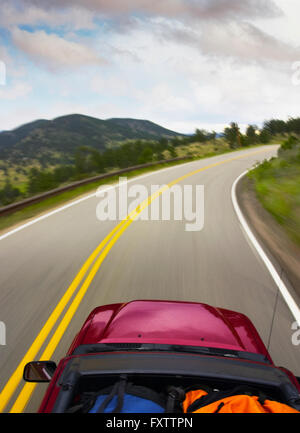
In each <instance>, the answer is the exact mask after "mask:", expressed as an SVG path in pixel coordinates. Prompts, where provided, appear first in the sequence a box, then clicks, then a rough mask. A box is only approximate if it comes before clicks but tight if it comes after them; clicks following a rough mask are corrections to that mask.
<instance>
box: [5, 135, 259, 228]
mask: <svg viewBox="0 0 300 433" xmlns="http://www.w3.org/2000/svg"><path fill="white" fill-rule="evenodd" d="M258 146H259V145H258ZM251 147H257V146H251ZM247 148H249V149H250V147H247ZM238 150H240V149H235V150H232V149H230V148H229V146H228V144H227V143H226V142H225V141H224V140H222V139H218V140H216V141H215V142H209V143H206V144H200V143H192V144H191V145H188V146H179V147H177V148H176V151H177V156H178V157H182V156H188V157H190V158H191V159H201V158H207V157H211V156H215V155H219V154H222V153H226V152H234V151H238ZM164 156H165V158H166V159H169V158H172V156H171V155H170V154H169V152H168V151H166V152H165V155H164ZM182 163H184V161H178V162H173V163H164V164H160V165H159V164H157V165H156V166H153V167H148V168H144V169H140V170H135V171H133V172H130V173H128V174H127V175H126V176H127V177H128V178H129V177H133V176H138V175H139V174H142V173H146V172H150V171H155V170H159V169H161V168H164V167H168V166H171V165H177V164H182ZM117 181H118V176H112V177H111V178H108V179H104V180H103V181H98V182H95V183H91V184H88V185H83V186H80V187H78V188H76V189H74V190H72V191H66V192H64V193H62V194H59V195H57V196H54V197H50V198H47V199H45V200H43V201H42V202H40V203H36V204H33V205H30V206H27V207H26V208H25V209H22V210H19V211H17V212H14V213H12V214H10V215H7V216H0V231H1V230H5V229H7V228H8V227H11V226H13V225H16V224H19V223H21V222H24V221H26V220H28V219H30V218H33V217H35V216H37V215H39V214H41V213H43V212H45V211H49V210H50V209H53V208H55V207H57V206H59V205H63V204H64V203H66V202H68V201H71V200H74V199H76V198H78V197H80V196H82V195H84V194H87V193H88V192H91V191H95V190H96V189H97V188H98V187H99V186H100V185H103V184H105V185H106V184H111V183H115V182H117Z"/></svg>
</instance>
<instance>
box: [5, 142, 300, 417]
mask: <svg viewBox="0 0 300 433" xmlns="http://www.w3.org/2000/svg"><path fill="white" fill-rule="evenodd" d="M276 151H277V146H265V147H262V148H260V149H248V150H243V151H239V152H234V153H231V154H226V155H221V156H217V157H213V158H208V159H203V160H199V161H194V162H191V163H187V164H184V165H179V166H176V167H172V168H169V169H165V170H161V171H158V172H154V173H152V174H148V175H146V176H142V177H141V178H136V179H134V180H133V181H131V183H130V185H134V184H142V185H145V186H147V187H148V188H149V191H150V186H151V185H163V184H168V183H170V182H172V181H174V180H175V179H177V180H178V185H184V184H189V185H193V186H194V187H195V186H196V185H204V191H205V220H204V221H205V222H204V228H203V229H202V230H201V231H195V232H188V231H185V224H186V221H174V220H172V219H171V221H133V222H132V223H131V224H130V225H128V227H125V228H124V226H122V227H121V228H120V231H119V232H116V233H119V235H118V236H119V237H118V236H117V237H116V236H115V237H112V238H111V239H110V240H111V243H110V244H106V249H105V247H103V249H102V250H101V252H100V251H99V255H98V256H97V257H100V261H101V263H100V266H97V268H95V272H94V274H93V275H92V277H93V278H91V279H90V280H89V281H88V282H86V281H85V279H83V280H81V281H80V276H81V274H79V275H78V272H79V271H80V269H81V268H82V266H83V264H84V263H85V262H86V260H87V259H88V257H89V256H90V255H91V253H93V251H95V250H96V248H97V247H98V246H99V244H100V243H101V242H102V241H103V240H104V239H105V238H106V236H107V235H109V233H111V232H112V230H113V229H114V228H116V227H117V226H118V224H119V222H110V221H108V222H100V221H98V220H97V218H96V206H97V204H98V203H99V198H97V197H90V198H88V199H86V200H84V201H81V202H80V203H77V204H75V205H74V206H71V207H68V208H66V209H64V210H62V211H60V212H57V213H55V214H53V215H51V216H49V217H48V218H45V219H42V220H40V221H38V222H36V223H34V224H32V225H30V226H28V227H26V228H24V229H22V230H19V231H17V232H15V233H12V234H11V235H9V236H7V237H4V238H3V234H2V238H1V236H0V264H1V273H0V287H1V289H0V321H2V322H4V323H5V325H6V345H5V346H0V366H1V368H0V372H1V374H0V380H1V383H0V388H1V390H2V394H1V396H0V404H1V400H2V403H3V402H4V401H5V402H7V405H6V407H5V408H2V409H3V410H4V411H6V412H7V411H9V410H10V409H11V408H12V407H14V410H16V411H18V407H20V406H18V404H19V403H20V401H21V400H22V401H21V406H25V407H24V411H27V412H34V411H36V410H37V408H38V406H39V403H40V401H41V398H42V396H43V393H44V391H45V388H46V386H47V385H44V384H41V385H38V386H37V387H36V388H34V390H31V391H30V392H27V391H26V392H27V394H26V393H24V392H23V393H24V395H25V397H26V401H24V395H23V397H22V398H21V397H18V396H19V394H20V391H21V390H22V389H23V385H24V383H23V382H22V380H21V381H20V374H18V367H19V371H21V367H22V365H21V364H20V363H21V361H22V359H23V357H24V356H25V355H26V353H27V354H28V350H29V351H31V354H34V357H33V358H31V359H39V358H40V357H41V355H42V354H43V352H44V350H45V349H46V350H48V352H46V353H50V352H51V350H52V351H53V350H54V353H53V355H52V356H51V358H52V359H53V360H55V361H58V360H59V359H60V358H61V357H63V356H64V354H65V352H66V351H67V349H68V348H69V345H70V343H71V341H72V339H73V338H74V336H75V334H76V333H77V331H78V330H79V328H80V327H81V325H82V323H83V321H84V320H85V318H86V316H87V315H88V314H89V312H90V311H91V310H92V309H93V308H94V307H95V306H98V305H101V304H108V303H114V302H123V301H129V300H133V299H171V300H185V301H196V302H204V303H208V304H211V305H214V306H218V307H223V308H228V309H233V310H237V311H240V312H242V313H244V314H246V315H247V316H248V317H249V318H250V319H251V320H252V321H253V323H254V325H255V326H256V328H257V329H258V331H259V333H260V335H261V337H262V339H263V340H264V342H265V344H266V345H267V344H269V350H270V353H271V356H272V357H273V360H274V362H275V363H276V364H277V365H282V366H285V367H287V368H289V369H291V370H292V371H293V372H294V373H295V374H297V375H298V376H299V375H300V346H294V345H293V344H292V340H291V337H292V332H293V331H292V330H291V325H292V323H293V322H294V320H295V319H294V318H293V316H292V314H291V312H290V310H289V308H288V306H287V305H286V303H285V301H284V299H283V298H282V297H281V295H280V294H279V296H278V299H277V303H276V296H277V294H278V288H277V286H276V284H275V282H274V280H273V279H272V277H271V275H270V274H269V272H268V270H267V268H266V267H265V265H264V264H263V262H262V261H261V259H260V257H259V256H258V254H257V253H256V251H255V250H254V248H253V247H252V246H251V245H250V243H249V241H248V240H247V238H246V236H245V234H244V232H243V230H242V228H241V226H240V223H239V220H238V218H237V216H236V214H235V211H234V208H233V205H232V202H231V188H232V184H233V182H234V181H235V179H236V178H237V177H238V176H239V175H240V174H241V173H242V172H244V171H245V170H247V169H248V168H250V167H252V166H253V164H254V163H255V162H256V161H261V160H263V159H265V158H269V157H271V156H273V155H275V154H276ZM192 172H193V173H194V174H193V175H191V176H188V177H184V176H185V175H187V174H189V173H192ZM195 172H196V173H195ZM182 177H183V178H182ZM92 263H93V264H92ZM95 263H96V262H92V260H91V261H90V263H87V266H88V265H91V266H90V267H89V271H88V272H92V270H93V268H92V266H93V265H94V264H95ZM96 271H97V272H96ZM88 275H91V274H89V273H86V274H85V276H88ZM71 289H72V290H73V289H74V292H73V293H72V295H71V297H70V299H69V300H68V302H65V303H64V302H63V299H65V298H66V297H65V298H63V296H64V294H65V293H66V292H67V290H68V292H67V293H70V290H71ZM83 289H86V291H83ZM77 294H78V296H81V295H82V296H81V299H79V301H78V303H77V304H76V305H75V304H74V309H73V312H72V313H70V311H69V310H68V307H69V306H70V305H71V302H72V301H73V300H74V299H77V298H78V297H77V298H75V297H76V295H77ZM293 296H294V299H295V301H296V302H297V303H298V305H300V300H299V299H297V297H296V295H295V294H294V293H293ZM275 304H276V312H275V316H274V320H273V312H274V306H275ZM59 308H61V314H60V315H59V314H58V320H57V321H54V322H53V323H52V325H54V326H50V324H49V323H48V318H49V317H51V314H52V313H53V312H57V311H58V309H59ZM73 313H74V315H72V314H73ZM272 323H273V326H272V334H271V338H269V337H270V330H271V325H272ZM45 324H46V326H45V327H44V325H45ZM63 324H64V325H65V329H64V328H62V326H63ZM43 327H44V328H43ZM41 330H43V333H42V335H41V334H40V331H41ZM56 330H57V333H56V334H55V331H56ZM52 337H53V338H52ZM49 343H50V345H49ZM49 351H50V352H49ZM29 354H30V352H29ZM9 380H10V381H9ZM8 381H9V383H8ZM31 392H32V393H31ZM16 401H17V402H19V403H17V406H13V405H14V403H15V402H16ZM27 402H28V404H27ZM25 403H26V404H25ZM2 406H3V404H2Z"/></svg>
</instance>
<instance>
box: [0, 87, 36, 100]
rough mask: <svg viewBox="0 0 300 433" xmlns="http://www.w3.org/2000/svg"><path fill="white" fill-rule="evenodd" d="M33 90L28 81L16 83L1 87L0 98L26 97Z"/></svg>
mask: <svg viewBox="0 0 300 433" xmlns="http://www.w3.org/2000/svg"><path fill="white" fill-rule="evenodd" d="M31 90H32V87H31V86H30V85H29V84H27V83H16V84H14V85H12V86H3V87H2V86H1V87H0V100H9V101H12V100H15V99H19V98H24V97H25V96H27V95H28V94H29V93H30V92H31Z"/></svg>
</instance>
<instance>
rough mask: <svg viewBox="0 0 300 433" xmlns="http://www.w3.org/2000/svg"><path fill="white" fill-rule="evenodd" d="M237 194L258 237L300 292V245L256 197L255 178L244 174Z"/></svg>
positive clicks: (241, 206)
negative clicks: (291, 238)
mask: <svg viewBox="0 0 300 433" xmlns="http://www.w3.org/2000/svg"><path fill="white" fill-rule="evenodd" d="M236 196H237V200H238V203H239V206H240V208H241V211H242V213H243V215H244V217H245V219H246V220H247V223H248V225H249V226H250V227H251V230H252V231H253V233H254V234H255V236H256V238H257V239H258V240H259V241H261V243H262V244H263V245H264V246H266V247H267V249H268V250H269V252H270V253H271V254H272V256H273V257H274V258H275V260H276V261H277V263H278V265H279V266H280V268H281V269H282V270H283V271H284V273H285V275H286V276H287V278H288V280H289V282H290V284H291V285H292V286H293V288H294V290H295V292H296V293H297V294H298V295H300V263H299V258H300V247H298V245H296V244H295V243H294V242H293V241H292V240H290V238H289V237H288V235H287V234H286V232H285V231H284V229H283V228H282V227H281V226H280V225H279V224H278V223H277V221H275V219H274V218H273V217H272V215H270V214H269V213H268V212H267V210H265V209H264V207H263V206H262V205H261V203H260V202H259V200H258V198H257V197H256V194H255V190H254V185H253V181H252V180H251V179H249V178H248V177H247V176H243V178H242V179H241V180H240V181H239V182H238V184H237V188H236Z"/></svg>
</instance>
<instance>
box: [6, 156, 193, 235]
mask: <svg viewBox="0 0 300 433" xmlns="http://www.w3.org/2000/svg"><path fill="white" fill-rule="evenodd" d="M194 162H195V161H189V162H186V163H183V164H181V165H187V164H192V163H194ZM175 168H178V165H177V164H176V165H174V166H172V167H166V168H162V169H160V170H155V171H152V172H151V173H147V174H142V175H140V176H136V177H133V178H132V179H130V180H128V181H127V183H131V182H134V181H136V180H138V179H144V178H146V177H150V176H153V175H154V174H157V173H158V172H160V173H162V172H165V171H168V170H172V169H175ZM124 174H126V173H124ZM120 177H121V176H120ZM103 186H104V187H105V185H103ZM119 186H120V184H119V183H115V184H113V185H110V186H108V187H107V188H105V189H103V190H101V191H102V192H106V191H108V190H110V189H113V188H118V187H119ZM100 187H101V185H100ZM97 190H98V189H97ZM96 194H97V191H96V192H94V193H92V194H89V195H86V196H84V197H82V198H80V199H77V200H75V201H72V202H70V203H68V204H66V205H64V206H61V207H59V208H56V209H54V210H52V211H50V212H48V213H46V214H44V215H41V216H39V217H37V218H35V219H33V220H31V221H28V222H27V223H25V224H22V225H20V226H18V227H16V228H15V229H13V230H10V231H8V232H6V233H4V234H3V235H1V236H0V241H2V240H3V239H5V238H7V237H8V236H11V235H13V234H15V233H17V232H19V231H21V230H23V229H25V228H27V227H29V226H31V225H33V224H35V223H37V222H39V221H42V220H44V219H46V218H48V217H50V216H52V215H55V214H56V213H58V212H61V211H63V210H65V209H68V208H70V207H72V206H75V205H77V204H79V203H81V202H83V201H85V200H89V199H90V198H93V197H96V196H97V195H96Z"/></svg>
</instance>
